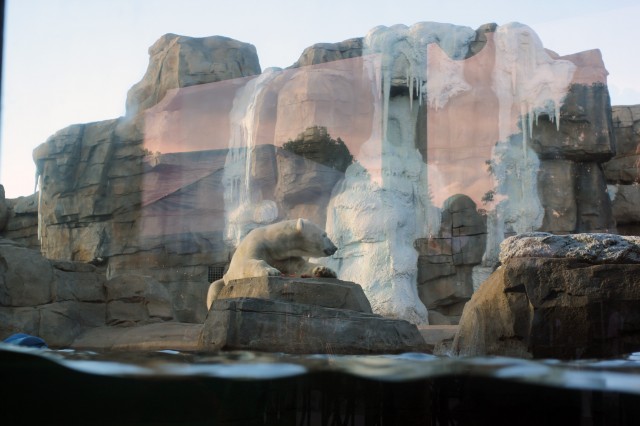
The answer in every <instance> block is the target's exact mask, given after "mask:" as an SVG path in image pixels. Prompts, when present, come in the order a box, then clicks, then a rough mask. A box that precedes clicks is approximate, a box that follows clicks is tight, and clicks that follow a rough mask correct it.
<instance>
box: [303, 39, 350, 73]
mask: <svg viewBox="0 0 640 426" xmlns="http://www.w3.org/2000/svg"><path fill="white" fill-rule="evenodd" d="M359 56H362V37H358V38H351V39H348V40H344V41H341V42H338V43H318V44H314V45H313V46H310V47H307V48H306V49H304V51H303V52H302V54H301V55H300V58H298V60H297V61H296V62H295V63H294V64H293V65H291V68H299V67H306V66H308V65H317V64H322V63H325V62H332V61H339V60H341V59H348V58H357V57H359Z"/></svg>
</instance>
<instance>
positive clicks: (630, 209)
mask: <svg viewBox="0 0 640 426" xmlns="http://www.w3.org/2000/svg"><path fill="white" fill-rule="evenodd" d="M612 117H613V126H614V129H615V136H616V139H615V140H616V156H615V157H614V158H612V159H611V160H610V161H608V162H606V163H605V164H604V173H605V177H606V179H607V183H608V184H609V188H610V193H611V196H612V197H611V198H612V208H613V217H614V219H615V220H616V223H617V227H618V232H620V233H621V234H626V235H640V213H639V212H640V190H639V189H638V188H639V187H640V186H639V185H640V105H631V106H614V107H613V108H612Z"/></svg>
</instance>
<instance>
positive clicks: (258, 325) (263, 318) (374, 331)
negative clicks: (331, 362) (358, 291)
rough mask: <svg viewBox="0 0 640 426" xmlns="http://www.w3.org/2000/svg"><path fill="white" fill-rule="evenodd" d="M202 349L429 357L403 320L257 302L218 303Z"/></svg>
mask: <svg viewBox="0 0 640 426" xmlns="http://www.w3.org/2000/svg"><path fill="white" fill-rule="evenodd" d="M200 345H201V349H202V350H207V351H217V350H254V351H264V352H285V353H292V354H302V353H326V354H381V353H402V352H426V351H427V350H428V349H427V346H426V344H425V342H424V340H423V338H422V336H421V335H420V332H419V331H418V328H417V327H416V326H415V325H414V324H411V323H409V322H408V321H404V320H393V319H387V318H383V317H381V316H379V315H375V314H367V313H362V312H356V311H350V310H346V309H332V308H325V307H321V306H313V305H305V304H301V303H291V302H285V301H280V300H266V299H255V298H237V299H218V300H216V301H215V302H214V303H213V305H212V306H211V310H210V311H209V315H208V316H207V320H206V321H205V323H204V328H203V330H202V335H201V337H200Z"/></svg>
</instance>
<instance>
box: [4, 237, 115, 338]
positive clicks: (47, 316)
mask: <svg viewBox="0 0 640 426" xmlns="http://www.w3.org/2000/svg"><path fill="white" fill-rule="evenodd" d="M103 281H104V279H103V278H101V277H100V274H98V273H96V268H95V267H94V266H92V265H87V264H78V263H74V262H64V261H50V260H48V259H45V258H43V257H42V255H40V253H38V252H37V251H35V250H30V249H28V248H25V247H22V246H19V245H17V244H16V243H13V242H11V241H10V240H5V239H2V240H0V317H2V319H1V320H0V335H1V336H0V337H1V338H5V337H7V336H9V335H10V334H13V333H17V332H22V333H27V334H32V335H36V336H40V337H42V338H44V339H45V341H46V342H47V344H48V345H49V346H52V347H57V346H66V345H68V344H70V343H71V342H72V341H73V340H74V339H75V337H76V336H77V335H79V334H80V333H81V332H83V331H84V330H86V329H88V328H91V327H96V326H99V325H104V320H105V314H106V311H105V294H104V288H103V287H102V283H103Z"/></svg>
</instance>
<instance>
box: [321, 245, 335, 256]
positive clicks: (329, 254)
mask: <svg viewBox="0 0 640 426" xmlns="http://www.w3.org/2000/svg"><path fill="white" fill-rule="evenodd" d="M337 251H338V247H336V246H334V245H332V246H331V247H329V248H326V249H324V254H326V255H327V256H331V255H332V254H333V253H335V252H337Z"/></svg>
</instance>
